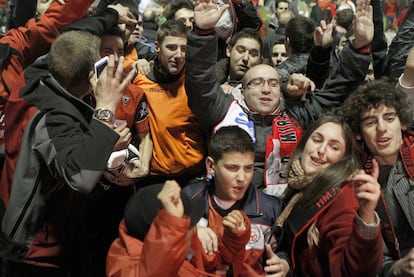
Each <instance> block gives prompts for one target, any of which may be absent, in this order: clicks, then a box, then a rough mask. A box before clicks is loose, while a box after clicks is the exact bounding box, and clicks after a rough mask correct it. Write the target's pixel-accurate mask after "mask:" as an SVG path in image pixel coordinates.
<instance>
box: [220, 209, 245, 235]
mask: <svg viewBox="0 0 414 277" xmlns="http://www.w3.org/2000/svg"><path fill="white" fill-rule="evenodd" d="M223 226H224V228H225V229H227V230H228V231H230V232H232V233H233V234H236V235H238V234H242V233H244V232H245V231H246V222H244V217H243V215H242V213H241V211H238V210H234V211H231V212H230V213H229V214H228V215H226V216H225V217H224V218H223Z"/></svg>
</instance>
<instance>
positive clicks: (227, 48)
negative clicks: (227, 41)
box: [226, 45, 231, 58]
mask: <svg viewBox="0 0 414 277" xmlns="http://www.w3.org/2000/svg"><path fill="white" fill-rule="evenodd" d="M230 53H231V46H230V45H227V47H226V56H227V58H230Z"/></svg>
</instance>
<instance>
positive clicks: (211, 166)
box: [206, 156, 214, 176]
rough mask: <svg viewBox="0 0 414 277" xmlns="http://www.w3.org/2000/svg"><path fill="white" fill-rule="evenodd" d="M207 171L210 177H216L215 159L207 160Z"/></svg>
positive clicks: (209, 158)
mask: <svg viewBox="0 0 414 277" xmlns="http://www.w3.org/2000/svg"><path fill="white" fill-rule="evenodd" d="M206 169H207V174H208V175H213V176H214V159H213V158H212V157H210V156H207V158H206Z"/></svg>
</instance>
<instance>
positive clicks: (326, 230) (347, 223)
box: [291, 183, 383, 277]
mask: <svg viewBox="0 0 414 277" xmlns="http://www.w3.org/2000/svg"><path fill="white" fill-rule="evenodd" d="M332 201H333V203H332V204H331V206H329V207H328V208H327V209H326V210H324V211H323V212H322V213H321V214H319V216H317V218H316V227H317V229H318V230H319V246H318V247H316V246H314V247H309V246H308V245H307V244H306V243H300V241H301V240H302V239H304V240H305V241H306V236H307V230H308V229H306V232H302V234H300V235H299V237H297V238H296V239H295V240H294V242H293V243H294V244H292V245H296V246H297V247H294V249H291V257H293V259H294V263H295V264H296V265H297V266H296V272H297V273H298V276H319V277H322V276H334V277H341V276H343V277H349V276H353V277H356V276H364V277H368V276H373V277H374V276H377V273H379V272H380V270H381V267H382V262H383V250H382V236H381V232H380V228H378V232H377V234H376V235H375V236H373V237H364V235H363V234H362V233H361V231H360V229H359V227H358V226H357V223H356V221H355V215H356V211H357V210H358V208H359V203H358V201H357V199H356V197H355V191H354V187H353V184H352V183H350V184H348V185H347V186H345V187H344V188H343V189H342V190H341V191H340V192H339V193H338V195H336V197H335V199H333V200H332ZM314 220H315V219H314ZM308 223H309V222H308ZM299 245H300V246H299ZM293 259H292V261H293Z"/></svg>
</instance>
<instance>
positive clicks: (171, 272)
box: [106, 210, 250, 277]
mask: <svg viewBox="0 0 414 277" xmlns="http://www.w3.org/2000/svg"><path fill="white" fill-rule="evenodd" d="M247 222H248V221H247ZM189 225H190V219H189V218H182V219H180V218H177V217H175V216H172V215H170V214H169V213H167V212H166V211H165V210H160V212H159V213H158V215H157V216H156V218H155V219H154V221H153V222H152V224H151V227H150V230H149V231H148V234H147V235H146V237H145V241H144V243H143V242H141V241H140V240H138V239H136V238H134V237H132V236H130V235H128V234H127V231H126V226H125V222H124V221H122V222H121V224H120V226H119V233H120V237H119V238H118V239H116V240H115V241H114V242H113V244H112V245H111V248H110V249H109V252H108V257H107V263H106V274H107V277H136V276H140V277H147V276H154V277H155V276H178V277H198V276H220V275H215V274H209V273H207V272H205V271H204V265H205V264H203V263H201V261H202V260H203V259H205V258H203V257H207V258H208V259H209V260H210V262H212V263H214V262H218V263H220V261H221V257H220V256H219V255H212V256H208V255H205V254H204V251H202V248H201V243H200V241H199V240H198V238H197V237H196V235H195V234H196V233H194V235H193V240H192V248H193V249H194V251H195V252H194V256H193V258H192V263H193V261H194V264H196V266H193V265H192V264H191V263H189V262H188V261H187V260H186V256H187V250H188V244H187V242H186V236H187V233H188V228H189ZM249 227H250V226H249ZM248 230H249V229H248ZM246 234H247V236H246ZM246 234H244V235H243V237H241V238H235V237H233V238H232V237H231V235H230V234H227V235H229V237H226V238H224V239H226V241H228V242H230V244H231V245H232V247H233V246H234V248H233V253H238V252H239V251H240V250H241V249H243V248H244V242H245V241H246V240H248V238H249V237H250V232H246ZM227 239H228V240H227ZM233 243H234V244H233ZM223 247H224V246H223V244H222V242H219V251H220V250H223ZM230 252H231V251H230ZM230 252H228V253H224V255H227V254H229V253H230ZM241 252H242V251H241Z"/></svg>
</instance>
